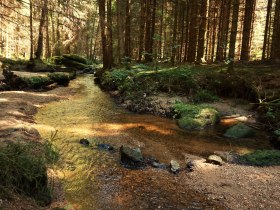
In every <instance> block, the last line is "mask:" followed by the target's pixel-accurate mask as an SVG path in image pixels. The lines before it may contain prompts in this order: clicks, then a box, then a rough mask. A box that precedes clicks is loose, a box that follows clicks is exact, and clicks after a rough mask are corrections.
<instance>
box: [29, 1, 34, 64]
mask: <svg viewBox="0 0 280 210" xmlns="http://www.w3.org/2000/svg"><path fill="white" fill-rule="evenodd" d="M29 10H30V15H29V24H30V60H33V54H34V52H33V49H34V47H33V2H32V0H29Z"/></svg>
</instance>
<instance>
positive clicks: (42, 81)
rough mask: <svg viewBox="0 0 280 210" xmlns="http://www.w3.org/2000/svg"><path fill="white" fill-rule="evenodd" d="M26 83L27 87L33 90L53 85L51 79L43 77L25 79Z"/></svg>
mask: <svg viewBox="0 0 280 210" xmlns="http://www.w3.org/2000/svg"><path fill="white" fill-rule="evenodd" d="M24 81H25V82H26V84H27V87H28V88H31V89H41V88H43V87H46V86H48V85H50V84H52V83H53V80H52V79H51V78H49V77H41V76H37V77H30V78H25V79H24Z"/></svg>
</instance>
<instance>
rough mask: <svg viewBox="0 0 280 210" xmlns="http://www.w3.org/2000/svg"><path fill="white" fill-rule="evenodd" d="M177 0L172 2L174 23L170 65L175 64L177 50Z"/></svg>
mask: <svg viewBox="0 0 280 210" xmlns="http://www.w3.org/2000/svg"><path fill="white" fill-rule="evenodd" d="M178 6H179V3H178V0H175V1H174V10H173V11H174V12H173V14H174V22H173V32H172V46H171V47H172V51H171V63H172V64H173V65H174V63H175V55H176V49H177V46H176V45H177V24H178V20H177V19H178Z"/></svg>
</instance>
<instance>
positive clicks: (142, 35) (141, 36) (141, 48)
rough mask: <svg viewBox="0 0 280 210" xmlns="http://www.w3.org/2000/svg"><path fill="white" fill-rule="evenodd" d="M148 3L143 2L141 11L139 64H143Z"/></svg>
mask: <svg viewBox="0 0 280 210" xmlns="http://www.w3.org/2000/svg"><path fill="white" fill-rule="evenodd" d="M145 5H146V1H144V0H142V1H141V9H140V10H141V11H140V27H139V50H138V62H141V60H142V56H143V51H144V33H143V31H145V11H146V7H145Z"/></svg>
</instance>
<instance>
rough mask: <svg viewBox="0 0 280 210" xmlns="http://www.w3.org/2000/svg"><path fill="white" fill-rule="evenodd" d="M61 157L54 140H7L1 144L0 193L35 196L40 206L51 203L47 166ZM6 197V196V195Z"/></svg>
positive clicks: (0, 194)
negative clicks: (22, 141)
mask: <svg viewBox="0 0 280 210" xmlns="http://www.w3.org/2000/svg"><path fill="white" fill-rule="evenodd" d="M57 160H58V152H57V151H56V149H55V147H54V146H53V145H52V143H51V142H49V141H46V142H45V143H44V144H43V147H42V145H41V144H39V143H19V142H17V143H8V144H7V146H4V147H0V168H1V170H0V196H1V198H3V197H2V194H3V192H5V191H7V192H9V191H14V192H17V193H20V194H24V195H26V196H29V197H32V198H34V199H35V200H36V201H37V203H38V204H39V205H41V206H45V205H48V204H49V203H50V202H51V190H50V189H49V187H48V177H47V165H48V164H53V163H54V162H55V161H57ZM4 198H5V197H4Z"/></svg>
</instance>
